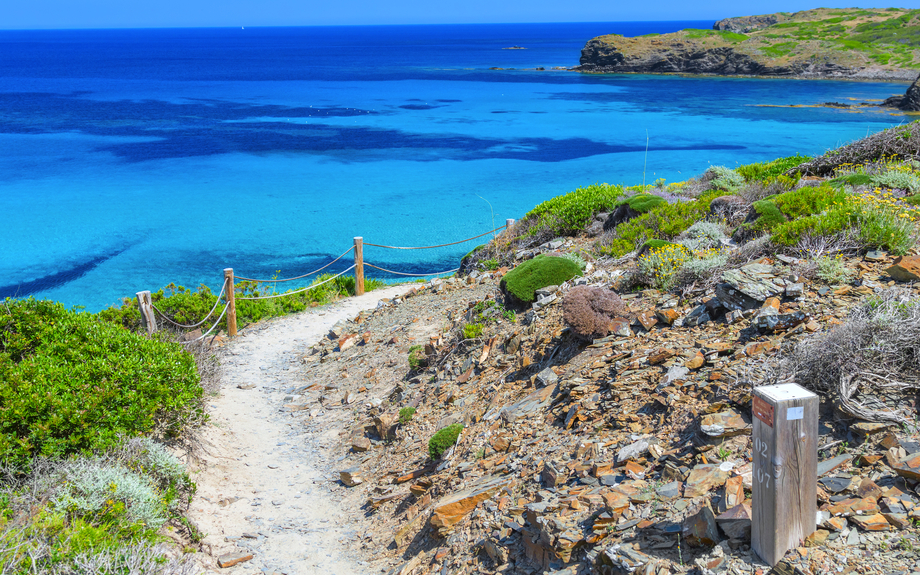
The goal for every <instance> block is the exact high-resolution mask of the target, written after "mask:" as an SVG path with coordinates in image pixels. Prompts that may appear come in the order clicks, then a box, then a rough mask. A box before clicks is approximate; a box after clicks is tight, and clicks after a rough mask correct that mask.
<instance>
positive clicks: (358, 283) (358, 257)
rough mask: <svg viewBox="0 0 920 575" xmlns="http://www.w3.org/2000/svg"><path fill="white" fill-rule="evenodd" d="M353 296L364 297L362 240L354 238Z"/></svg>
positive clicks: (361, 238)
mask: <svg viewBox="0 0 920 575" xmlns="http://www.w3.org/2000/svg"><path fill="white" fill-rule="evenodd" d="M355 295H364V238H363V237H360V236H359V237H356V238H355Z"/></svg>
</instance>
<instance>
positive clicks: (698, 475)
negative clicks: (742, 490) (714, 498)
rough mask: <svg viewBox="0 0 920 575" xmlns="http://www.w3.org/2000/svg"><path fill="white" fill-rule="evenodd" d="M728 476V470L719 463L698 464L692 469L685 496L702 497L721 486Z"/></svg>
mask: <svg viewBox="0 0 920 575" xmlns="http://www.w3.org/2000/svg"><path fill="white" fill-rule="evenodd" d="M727 478H728V472H727V471H722V470H721V469H719V466H718V465H707V464H701V465H697V466H696V467H694V468H693V469H691V470H690V475H688V476H687V481H686V483H685V485H684V497H687V498H693V497H701V496H703V495H706V494H707V493H709V491H710V490H712V489H715V488H716V487H721V486H722V485H723V484H724V483H725V480H726V479H727Z"/></svg>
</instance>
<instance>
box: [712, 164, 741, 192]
mask: <svg viewBox="0 0 920 575" xmlns="http://www.w3.org/2000/svg"><path fill="white" fill-rule="evenodd" d="M706 175H707V176H709V177H710V178H711V181H710V185H711V186H712V187H713V188H714V189H716V190H724V191H726V192H733V191H735V190H737V189H738V188H740V187H741V186H743V185H744V177H743V176H742V175H741V174H739V173H738V172H736V171H735V170H733V169H731V168H726V167H725V166H713V167H711V168H709V170H707V171H706Z"/></svg>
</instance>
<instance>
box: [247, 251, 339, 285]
mask: <svg viewBox="0 0 920 575" xmlns="http://www.w3.org/2000/svg"><path fill="white" fill-rule="evenodd" d="M353 249H355V246H351V247H350V248H348V249H347V250H345V252H344V253H343V254H342V255H340V256H339V257H337V258H335V259H334V260H332V261H331V262H329V263H328V264H326V265H324V266H323V267H321V268H319V269H318V270H314V271H312V272H310V273H307V274H303V275H302V276H297V277H295V278H287V279H283V280H276V279H272V280H257V279H252V278H244V277H243V276H236V279H238V280H243V281H247V282H260V283H282V282H290V281H294V280H299V279H303V278H305V277H307V276H312V275H313V274H316V273H319V272H321V271H323V270H324V269H326V268H328V267H329V266H331V265H332V264H334V263H335V262H337V261H339V260H340V259H342V258H344V257H345V256H346V255H347V254H348V252H350V251H351V250H353Z"/></svg>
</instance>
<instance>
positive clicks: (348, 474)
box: [339, 467, 364, 487]
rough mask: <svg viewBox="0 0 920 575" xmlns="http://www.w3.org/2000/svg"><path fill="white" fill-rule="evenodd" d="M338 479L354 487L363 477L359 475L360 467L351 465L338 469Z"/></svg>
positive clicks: (361, 481)
mask: <svg viewBox="0 0 920 575" xmlns="http://www.w3.org/2000/svg"><path fill="white" fill-rule="evenodd" d="M339 479H341V480H342V483H344V484H345V485H346V486H348V487H354V486H356V485H361V484H362V483H364V478H363V477H361V468H359V467H352V468H350V469H346V470H344V471H339Z"/></svg>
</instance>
